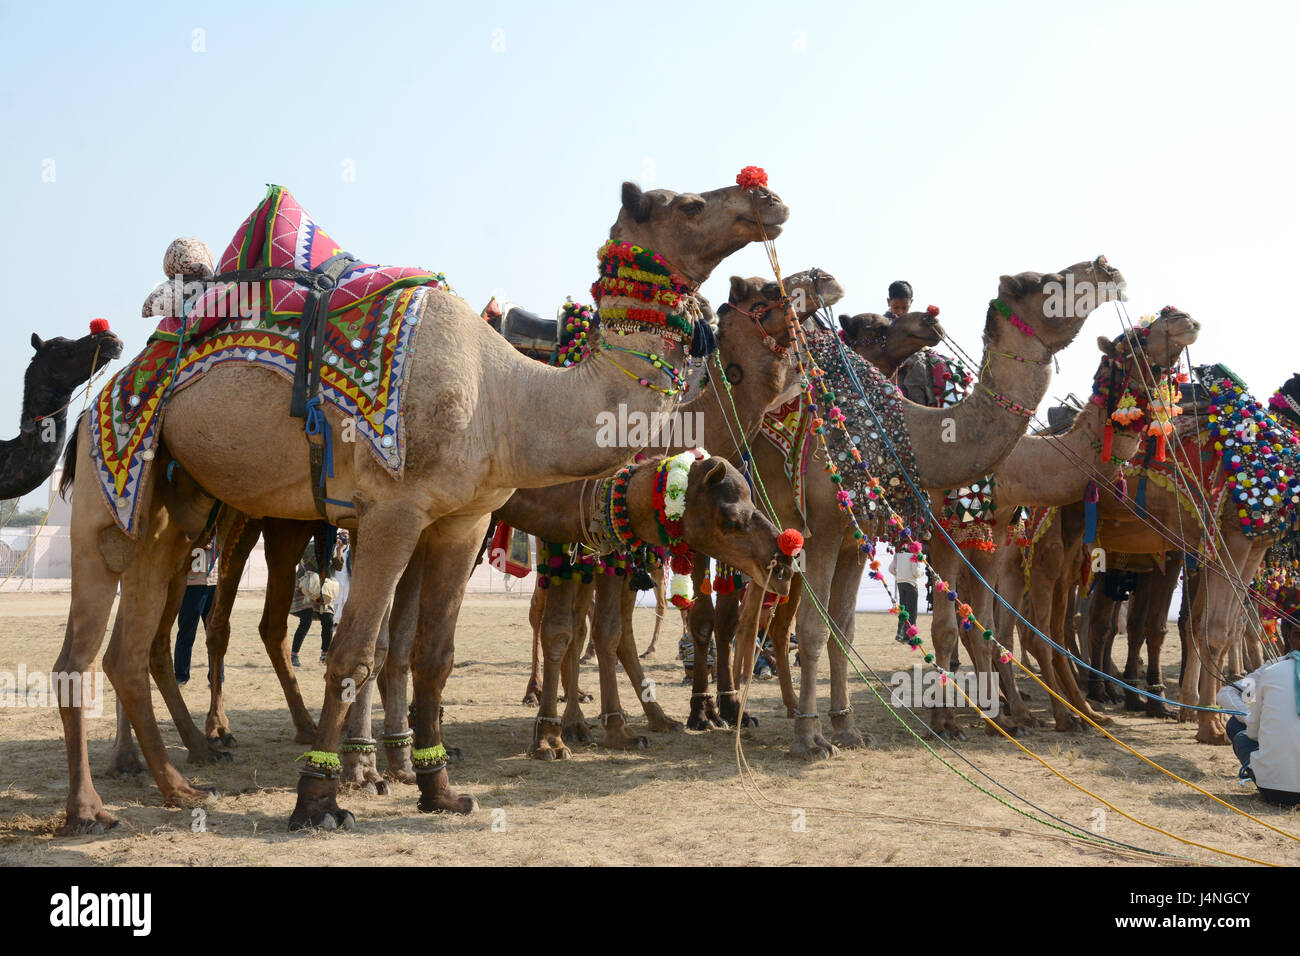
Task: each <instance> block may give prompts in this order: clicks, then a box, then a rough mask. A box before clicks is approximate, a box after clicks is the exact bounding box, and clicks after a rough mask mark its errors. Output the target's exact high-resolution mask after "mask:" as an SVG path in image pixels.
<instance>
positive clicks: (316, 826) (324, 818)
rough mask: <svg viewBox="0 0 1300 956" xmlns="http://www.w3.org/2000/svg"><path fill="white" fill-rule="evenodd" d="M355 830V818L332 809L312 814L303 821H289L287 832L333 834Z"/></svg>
mask: <svg viewBox="0 0 1300 956" xmlns="http://www.w3.org/2000/svg"><path fill="white" fill-rule="evenodd" d="M356 828H357V818H356V817H354V816H353V815H352V814H351V813H349V812H348V811H347V810H341V809H337V808H336V809H334V810H323V811H321V812H320V813H313V814H311V815H310V816H308V817H307V819H305V820H298V819H296V818H295V819H290V820H289V830H290V832H294V831H297V830H324V831H325V832H326V833H333V832H334V831H335V830H355V829H356Z"/></svg>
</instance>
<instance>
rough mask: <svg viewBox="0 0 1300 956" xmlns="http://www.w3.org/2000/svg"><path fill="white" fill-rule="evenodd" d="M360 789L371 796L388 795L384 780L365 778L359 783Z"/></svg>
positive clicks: (386, 783) (386, 784)
mask: <svg viewBox="0 0 1300 956" xmlns="http://www.w3.org/2000/svg"><path fill="white" fill-rule="evenodd" d="M361 789H362V790H363V791H365V792H366V793H368V794H370V795H371V796H372V797H386V796H388V782H387V781H385V780H367V781H366V782H365V783H363V784H362V785H361Z"/></svg>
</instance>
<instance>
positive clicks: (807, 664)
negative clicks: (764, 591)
mask: <svg viewBox="0 0 1300 956" xmlns="http://www.w3.org/2000/svg"><path fill="white" fill-rule="evenodd" d="M826 532H829V529H826V531H825V532H823V533H826ZM814 540H815V537H814ZM828 552H829V553H828ZM838 555H839V549H838V548H836V549H830V548H809V549H807V550H806V551H805V561H806V564H805V567H804V572H803V575H804V581H805V582H806V586H807V587H808V588H809V589H810V590H811V593H812V594H813V595H814V596H815V597H816V598H817V601H816V602H813V601H805V602H803V603H802V605H801V606H800V608H799V618H798V627H799V664H800V683H799V713H798V714H796V715H795V723H794V728H795V729H794V738H793V740H791V742H790V753H791V754H792V755H794V756H796V757H805V758H813V759H824V758H827V757H833V756H835V755H836V754H838V753H839V748H838V747H836V746H835V745H834V744H833V743H831V742H830V741H829V740H827V739H826V738H825V737H823V736H822V732H821V720H820V718H819V717H818V716H817V672H818V669H819V665H820V664H821V657H822V652H823V651H824V650H825V649H826V642H827V640H828V639H829V638H830V632H829V631H827V629H826V624H825V622H824V621H822V619H821V615H819V614H818V613H817V610H816V608H815V607H814V603H816V604H820V605H821V607H828V606H829V604H830V590H831V576H832V574H833V573H834V565H835V560H836V558H837V557H838Z"/></svg>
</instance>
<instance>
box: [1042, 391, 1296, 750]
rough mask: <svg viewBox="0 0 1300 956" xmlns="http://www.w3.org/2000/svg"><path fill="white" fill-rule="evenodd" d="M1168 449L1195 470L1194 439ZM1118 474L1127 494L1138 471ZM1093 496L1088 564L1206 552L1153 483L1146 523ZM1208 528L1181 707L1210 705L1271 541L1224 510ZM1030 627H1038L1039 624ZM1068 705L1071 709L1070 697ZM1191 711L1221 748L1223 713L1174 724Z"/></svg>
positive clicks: (1049, 583)
mask: <svg viewBox="0 0 1300 956" xmlns="http://www.w3.org/2000/svg"><path fill="white" fill-rule="evenodd" d="M1279 394H1281V395H1282V396H1284V397H1289V398H1291V400H1292V401H1295V400H1296V399H1297V398H1300V379H1297V378H1295V377H1293V378H1292V379H1291V380H1290V381H1288V382H1287V384H1286V385H1284V386H1283V388H1282V389H1281V390H1279ZM1275 410H1276V409H1275ZM1188 417H1189V418H1192V425H1193V426H1194V425H1197V424H1199V422H1200V420H1199V418H1193V417H1192V416H1188ZM1283 417H1285V418H1286V419H1288V422H1287V427H1291V426H1292V425H1293V424H1294V423H1295V421H1297V418H1296V417H1294V416H1292V415H1290V414H1289V413H1288V414H1286V415H1284V416H1283ZM1171 444H1172V446H1173V448H1174V452H1173V457H1174V458H1175V460H1176V461H1178V462H1179V466H1180V468H1183V467H1186V464H1187V463H1189V462H1190V463H1192V464H1193V465H1196V464H1197V463H1199V462H1200V461H1201V454H1200V446H1199V445H1198V444H1197V443H1196V440H1195V436H1194V435H1189V436H1187V437H1186V438H1185V439H1183V440H1182V441H1181V443H1179V442H1175V443H1171ZM1215 467H1216V468H1217V466H1215ZM1123 472H1124V476H1125V478H1126V480H1127V486H1128V488H1129V489H1130V490H1131V489H1133V488H1134V487H1135V486H1136V485H1138V483H1140V482H1141V481H1142V478H1143V474H1144V472H1145V469H1144V467H1143V466H1142V465H1140V464H1131V465H1129V466H1127V467H1125V468H1124V470H1123ZM1099 490H1100V495H1099V499H1100V500H1099V501H1098V516H1099V520H1098V525H1097V540H1096V541H1095V542H1094V543H1093V545H1092V548H1093V550H1092V552H1091V554H1090V555H1089V559H1090V560H1094V561H1095V560H1096V558H1097V557H1098V556H1099V555H1118V554H1124V555H1160V554H1164V553H1165V552H1167V551H1170V550H1175V551H1183V552H1188V553H1191V554H1193V555H1196V556H1198V558H1199V559H1201V560H1202V561H1204V557H1205V554H1206V549H1207V547H1211V546H1210V545H1209V543H1208V542H1205V541H1204V540H1203V532H1202V528H1201V526H1200V524H1199V520H1198V518H1197V517H1196V514H1195V512H1194V511H1193V510H1192V506H1191V504H1190V503H1189V502H1185V501H1180V495H1177V494H1175V493H1174V492H1173V490H1172V489H1170V488H1169V487H1167V486H1166V485H1165V484H1162V483H1161V482H1160V481H1158V480H1149V481H1148V483H1147V487H1146V489H1145V504H1144V509H1145V514H1146V515H1147V517H1146V518H1141V517H1138V516H1137V515H1136V514H1135V513H1134V506H1133V505H1132V504H1130V503H1129V502H1128V501H1127V495H1122V494H1120V493H1119V492H1118V491H1117V490H1116V488H1115V487H1114V486H1113V485H1111V484H1108V483H1104V484H1102V485H1101V486H1100V489H1099ZM1074 510H1076V511H1077V510H1081V509H1077V508H1076V509H1074ZM1063 513H1064V512H1063ZM1210 527H1211V530H1212V533H1213V534H1214V535H1215V537H1216V538H1217V542H1216V543H1215V544H1213V546H1212V553H1213V555H1214V561H1213V563H1214V564H1215V565H1216V567H1214V568H1211V569H1209V570H1206V571H1203V572H1202V574H1201V581H1200V582H1199V586H1196V587H1193V588H1190V589H1189V590H1190V592H1191V593H1190V594H1189V595H1188V602H1189V603H1188V613H1187V616H1186V628H1187V636H1186V643H1187V646H1188V648H1189V649H1188V650H1187V652H1186V654H1185V658H1186V668H1185V670H1184V673H1183V678H1182V681H1181V684H1180V691H1179V700H1180V702H1182V703H1196V704H1198V705H1199V706H1201V707H1212V706H1213V702H1214V697H1215V693H1216V692H1217V690H1218V687H1217V684H1218V681H1219V675H1220V674H1221V673H1222V672H1223V666H1224V661H1225V659H1226V657H1227V655H1228V652H1229V650H1230V649H1231V646H1232V645H1233V643H1234V642H1235V641H1236V640H1237V639H1238V635H1239V634H1240V632H1241V629H1242V626H1243V624H1244V617H1243V614H1242V607H1241V605H1240V602H1239V595H1238V593H1237V590H1238V587H1239V586H1241V585H1244V584H1245V583H1246V582H1249V581H1250V580H1252V579H1253V578H1254V576H1255V574H1256V572H1257V571H1258V569H1259V567H1260V565H1261V563H1262V561H1263V558H1264V555H1265V552H1266V551H1267V549H1268V546H1269V544H1270V542H1271V539H1270V537H1269V536H1268V535H1260V536H1247V535H1246V534H1245V533H1243V531H1242V525H1241V522H1240V520H1239V518H1238V515H1237V514H1235V513H1233V509H1231V508H1229V507H1226V506H1222V507H1220V509H1219V511H1218V513H1216V514H1214V515H1212V517H1211V525H1210ZM1065 537H1066V538H1067V541H1066V544H1067V546H1074V542H1075V539H1077V541H1078V543H1079V545H1078V546H1081V545H1082V532H1081V529H1074V530H1073V531H1072V532H1071V531H1067V532H1066V534H1065ZM1036 563H1037V555H1035V564H1036ZM1077 566H1078V565H1077V563H1076V564H1075V567H1077ZM1063 572H1064V569H1062V570H1060V571H1058V570H1057V569H1055V568H1052V569H1048V571H1047V573H1045V574H1044V575H1043V580H1044V582H1045V583H1043V584H1039V583H1036V581H1035V579H1036V578H1037V577H1038V574H1037V572H1035V573H1034V574H1033V575H1031V579H1030V584H1031V588H1043V587H1047V588H1051V587H1056V588H1058V590H1059V587H1060V586H1059V585H1058V584H1055V583H1054V581H1053V579H1054V578H1056V577H1059V575H1060V574H1061V573H1063ZM1052 616H1053V618H1056V617H1057V616H1058V613H1057V611H1055V610H1053V612H1052ZM1034 623H1035V624H1036V625H1038V626H1040V627H1041V625H1040V624H1039V623H1038V621H1034ZM1043 630H1044V633H1049V634H1050V633H1053V632H1052V631H1050V630H1047V629H1046V628H1043ZM1057 633H1059V631H1058V632H1057ZM1023 634H1024V629H1023V628H1022V635H1023ZM1149 657H1150V653H1149V652H1148V658H1149ZM1157 662H1158V657H1157ZM1150 666H1151V665H1150V661H1149V660H1148V669H1149V677H1150V676H1155V677H1156V678H1157V683H1160V681H1159V672H1158V670H1157V671H1154V672H1151V671H1150ZM1068 686H1069V685H1068V683H1067V687H1068ZM1162 696H1163V695H1162ZM1071 702H1072V703H1075V706H1078V702H1077V701H1075V700H1074V699H1073V696H1072V701H1071ZM1156 703H1159V702H1156ZM1085 708H1086V702H1085V707H1081V708H1080V709H1081V710H1084V712H1085V713H1086V712H1088V711H1087V710H1086V709H1085ZM1193 713H1195V714H1196V720H1197V722H1198V726H1197V732H1196V738H1195V739H1196V741H1197V742H1198V743H1203V744H1211V745H1226V743H1227V736H1226V733H1225V731H1224V719H1223V717H1222V715H1220V714H1218V713H1215V712H1212V711H1207V710H1202V711H1196V712H1193V711H1190V710H1187V709H1185V708H1181V709H1180V710H1179V712H1178V719H1179V720H1180V721H1187V720H1190V719H1191V715H1192V714H1193ZM1156 716H1159V714H1156Z"/></svg>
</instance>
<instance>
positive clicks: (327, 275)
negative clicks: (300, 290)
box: [289, 252, 357, 418]
mask: <svg viewBox="0 0 1300 956" xmlns="http://www.w3.org/2000/svg"><path fill="white" fill-rule="evenodd" d="M356 261H357V259H356V257H355V256H352V255H349V254H348V253H346V252H340V253H337V254H335V255H333V256H330V257H329V258H328V259H326V260H325V261H324V262H322V263H321V264H320V265H319V266H317V267H316V270H315V279H313V281H312V284H311V287H310V288H309V289H308V290H307V301H306V302H304V303H303V307H302V320H301V323H300V324H299V327H298V361H297V363H295V366H294V370H293V397H292V399H291V400H290V402H289V414H290V415H291V416H293V417H294V418H306V417H307V399H308V398H310V397H311V396H313V395H315V394H316V392H317V391H318V390H319V389H320V363H321V358H322V357H323V356H324V352H325V317H326V316H327V315H329V311H330V296H331V295H333V293H334V287H335V286H336V285H338V280H339V276H341V275H343V273H344V272H346V271H347V270H348V267H349V266H350V265H352V263H354V262H356ZM309 351H310V353H311V365H310V367H309V366H308V364H307V354H308V352H309Z"/></svg>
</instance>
